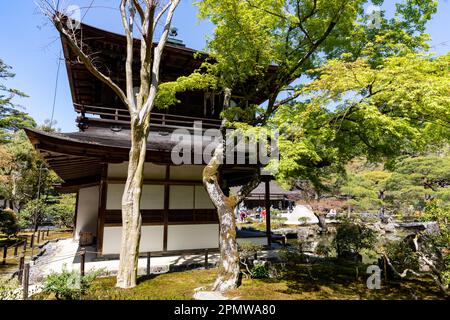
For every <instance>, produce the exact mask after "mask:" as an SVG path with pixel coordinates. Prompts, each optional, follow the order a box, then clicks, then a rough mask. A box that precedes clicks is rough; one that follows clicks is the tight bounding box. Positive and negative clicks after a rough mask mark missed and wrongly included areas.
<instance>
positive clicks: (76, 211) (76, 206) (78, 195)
mask: <svg viewBox="0 0 450 320" xmlns="http://www.w3.org/2000/svg"><path fill="white" fill-rule="evenodd" d="M79 201H80V190H78V191H77V198H76V200H75V216H74V217H73V237H74V238H76V236H77V235H76V234H75V233H76V232H77V219H78V205H79ZM47 237H48V229H47Z"/></svg>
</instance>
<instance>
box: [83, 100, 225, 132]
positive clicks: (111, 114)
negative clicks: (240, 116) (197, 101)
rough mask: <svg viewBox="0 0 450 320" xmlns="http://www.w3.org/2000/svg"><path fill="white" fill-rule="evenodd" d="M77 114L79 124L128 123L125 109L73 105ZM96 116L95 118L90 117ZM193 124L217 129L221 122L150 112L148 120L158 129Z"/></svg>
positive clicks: (128, 116) (128, 117) (183, 126)
mask: <svg viewBox="0 0 450 320" xmlns="http://www.w3.org/2000/svg"><path fill="white" fill-rule="evenodd" d="M74 105H75V110H76V112H77V113H80V114H81V117H79V118H78V122H79V123H84V122H95V121H98V122H103V123H107V124H112V125H113V124H120V125H129V123H130V119H131V117H130V113H129V112H128V110H125V109H117V108H108V107H99V106H89V105H80V104H74ZM87 115H91V116H97V117H95V118H94V117H90V116H87ZM195 123H201V127H202V129H204V130H205V129H219V128H220V126H221V123H222V121H221V120H219V119H210V118H200V117H190V116H182V115H174V114H165V113H157V112H152V113H151V118H150V124H151V126H152V127H160V128H171V129H176V128H188V129H193V128H194V125H195Z"/></svg>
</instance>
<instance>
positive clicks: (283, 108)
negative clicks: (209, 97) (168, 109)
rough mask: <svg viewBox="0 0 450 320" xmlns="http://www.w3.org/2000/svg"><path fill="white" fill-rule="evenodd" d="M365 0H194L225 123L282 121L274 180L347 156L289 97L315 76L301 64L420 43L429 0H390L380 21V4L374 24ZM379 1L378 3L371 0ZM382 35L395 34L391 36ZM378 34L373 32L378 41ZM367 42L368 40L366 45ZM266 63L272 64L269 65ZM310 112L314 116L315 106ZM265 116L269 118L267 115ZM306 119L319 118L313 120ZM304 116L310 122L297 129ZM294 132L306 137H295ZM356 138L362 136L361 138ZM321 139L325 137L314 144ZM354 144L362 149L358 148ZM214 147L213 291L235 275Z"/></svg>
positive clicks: (311, 172) (307, 174) (231, 203)
mask: <svg viewBox="0 0 450 320" xmlns="http://www.w3.org/2000/svg"><path fill="white" fill-rule="evenodd" d="M368 2H369V1H366V0H337V1H316V0H295V1H291V0H285V1H279V0H245V1H242V0H227V1H223V0H201V1H198V3H197V5H198V7H199V11H200V17H201V18H204V19H209V20H210V21H211V22H212V23H213V24H215V26H216V29H215V31H214V36H213V37H212V39H211V41H210V42H209V43H208V47H209V53H210V54H211V56H212V57H213V58H214V63H212V64H210V65H208V66H207V68H205V69H206V70H208V72H209V73H212V74H214V75H215V76H216V77H217V79H218V84H217V87H218V88H222V90H223V91H224V93H225V97H226V96H227V95H230V90H231V91H232V92H233V94H234V95H236V96H240V98H238V99H236V100H235V101H234V102H235V103H234V105H233V106H231V105H227V99H225V104H224V110H223V113H222V114H223V116H224V119H226V120H227V121H226V122H227V123H228V124H227V125H228V126H233V125H235V126H236V127H240V128H268V129H269V130H270V129H272V128H282V129H283V130H284V129H286V130H285V131H286V133H285V134H283V136H280V151H281V152H280V153H281V154H282V158H283V157H284V159H285V161H283V160H281V161H280V165H279V168H280V172H278V173H277V178H278V179H280V180H285V181H287V180H289V179H290V178H299V177H301V178H303V177H304V178H306V179H308V180H310V179H315V177H316V174H317V172H318V171H320V169H321V168H323V167H329V166H331V165H332V164H334V163H335V162H338V161H341V160H347V159H344V158H345V157H342V159H339V155H337V154H335V152H336V150H339V146H338V145H337V144H338V143H339V142H338V143H334V142H335V140H336V139H333V137H332V135H331V134H330V135H329V136H325V134H324V133H323V132H321V131H320V127H321V125H322V124H321V122H320V121H322V120H323V121H324V122H325V121H327V118H317V119H316V114H315V113H314V111H311V110H308V108H307V107H308V105H307V104H306V103H304V104H303V103H298V99H297V98H299V97H302V96H303V97H304V93H305V92H304V90H303V88H304V83H302V81H299V80H300V78H301V77H302V76H306V77H311V78H312V79H314V78H316V77H317V78H318V77H319V76H320V74H319V75H311V74H309V73H308V70H311V69H313V68H317V67H320V66H323V65H324V64H326V62H327V61H328V60H329V59H330V60H331V59H335V58H339V57H341V55H342V54H343V53H346V54H347V55H346V57H347V59H348V60H350V61H355V60H357V59H358V58H359V57H361V56H364V57H366V58H367V59H368V60H369V61H370V63H371V64H372V65H373V66H376V65H377V64H380V60H381V59H382V58H384V57H387V56H392V55H395V54H406V53H408V52H414V51H416V50H421V48H424V47H426V43H425V42H424V37H423V30H424V25H425V23H426V22H427V21H428V20H429V19H430V17H431V16H432V14H433V13H434V12H435V11H436V3H435V2H434V1H431V0H427V1H424V2H421V3H411V2H408V3H407V4H398V6H397V14H398V15H399V16H402V17H403V18H404V19H402V21H404V22H405V23H404V24H401V23H399V22H398V21H395V20H394V19H392V20H388V19H386V18H385V16H384V15H383V13H382V12H380V14H379V19H378V20H379V22H380V27H379V28H374V27H373V20H374V17H373V16H370V15H367V14H365V13H364V6H365V5H366V4H367V3H368ZM382 2H383V1H379V3H380V4H381V3H382ZM412 17H415V18H414V19H413V18H412ZM417 17H420V19H418V18H417ZM377 18H378V17H377ZM392 34H396V35H398V37H395V39H394V38H393V37H392ZM379 39H383V43H380V42H379ZM368 43H370V44H371V45H370V46H368ZM273 69H276V71H274V72H272V73H271V72H270V71H271V70H273ZM255 97H264V98H266V101H265V103H264V104H258V105H256V104H252V103H249V101H255V99H254V98H255ZM309 98H310V97H308V96H307V99H309ZM307 99H306V100H307ZM294 106H297V107H298V108H294ZM349 114H350V113H349ZM317 115H319V116H321V114H320V113H317ZM336 116H337V119H336V120H335V121H334V122H332V121H333V120H330V123H333V124H336V128H337V131H339V129H340V128H339V123H340V121H343V119H346V118H348V117H349V115H348V114H347V113H342V114H338V112H336ZM274 117H277V118H278V119H275V120H276V121H274ZM305 119H306V120H307V121H305ZM278 120H279V122H278ZM315 120H318V121H319V123H318V124H317V125H315V123H314V121H315ZM338 120H339V121H338ZM305 123H306V124H307V125H309V126H310V127H308V128H306V127H302V124H305ZM286 126H289V128H285V127H286ZM324 126H325V124H324ZM288 129H289V130H288ZM342 131H343V130H342ZM304 135H307V138H305V139H304V138H303V137H304ZM343 135H344V136H345V137H348V135H346V134H343ZM361 136H362V135H361ZM308 137H309V138H308ZM364 138H365V137H364V136H362V137H361V140H364ZM293 141H295V142H293ZM322 141H328V142H330V143H334V145H332V146H331V147H330V148H326V147H324V148H322ZM297 142H298V143H297ZM302 143H303V144H302ZM314 147H316V149H314ZM282 148H283V149H282ZM355 151H358V152H362V151H360V150H359V149H356V150H355ZM223 152H224V150H223V147H222V146H219V147H218V148H217V149H216V150H215V152H214V157H212V159H211V161H210V162H209V164H208V166H207V167H206V168H205V170H204V174H203V181H204V184H205V186H206V189H207V190H208V193H209V195H210V197H211V199H212V200H213V202H214V204H215V205H216V207H217V208H218V212H219V219H220V223H221V231H220V244H221V256H220V262H219V266H220V272H219V275H218V278H217V280H216V282H215V284H214V286H213V289H214V290H220V291H225V290H228V289H233V288H235V287H236V286H237V282H236V280H237V278H238V275H239V264H238V258H237V257H238V252H237V245H236V232H235V217H234V215H233V214H232V212H233V209H234V207H235V206H236V204H237V203H238V201H239V200H240V199H239V197H237V198H236V197H230V196H228V195H227V192H226V191H227V190H226V189H227V186H226V185H225V186H223V185H221V183H222V181H223V179H222V173H221V164H220V163H221V162H220V159H221V158H222V157H223ZM283 152H284V153H285V154H284V155H283ZM338 152H339V151H338ZM355 155H356V152H353V154H352V155H351V157H353V156H355ZM258 178H259V175H258V174H256V175H255V177H254V178H253V179H251V181H250V182H249V183H248V184H246V185H245V186H243V187H242V189H241V190H242V193H241V195H242V196H244V195H245V192H246V191H247V190H249V189H251V187H253V186H254V185H255V184H256V181H257V179H258Z"/></svg>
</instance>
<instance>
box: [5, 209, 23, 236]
mask: <svg viewBox="0 0 450 320" xmlns="http://www.w3.org/2000/svg"><path fill="white" fill-rule="evenodd" d="M19 230H20V228H19V221H18V219H17V215H16V213H15V212H14V211H13V210H11V209H5V210H0V232H2V233H4V234H6V235H7V236H8V238H9V237H11V236H15V235H16V234H17V232H19Z"/></svg>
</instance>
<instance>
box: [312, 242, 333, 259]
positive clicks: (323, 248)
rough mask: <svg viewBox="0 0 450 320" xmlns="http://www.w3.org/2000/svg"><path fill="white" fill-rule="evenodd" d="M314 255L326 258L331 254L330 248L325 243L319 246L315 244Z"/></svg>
mask: <svg viewBox="0 0 450 320" xmlns="http://www.w3.org/2000/svg"><path fill="white" fill-rule="evenodd" d="M315 253H316V254H318V255H320V256H325V257H328V256H330V254H331V248H330V246H329V245H327V244H325V243H319V244H317V247H316V250H315Z"/></svg>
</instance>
